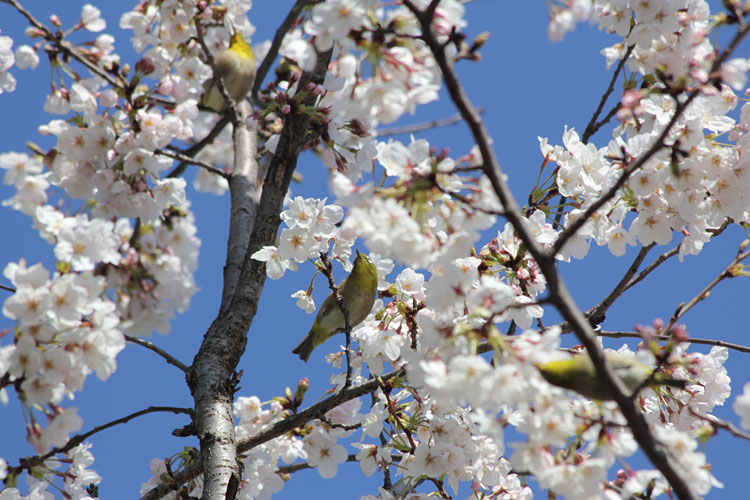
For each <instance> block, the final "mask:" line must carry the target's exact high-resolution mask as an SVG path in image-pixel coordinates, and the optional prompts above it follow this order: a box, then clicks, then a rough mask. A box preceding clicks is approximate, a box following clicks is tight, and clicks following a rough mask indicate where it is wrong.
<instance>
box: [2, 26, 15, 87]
mask: <svg viewBox="0 0 750 500" xmlns="http://www.w3.org/2000/svg"><path fill="white" fill-rule="evenodd" d="M15 62H16V57H15V56H14V55H13V39H12V38H11V37H9V36H0V94H2V93H3V92H13V91H14V90H16V79H15V78H14V77H13V75H11V74H10V73H9V72H8V71H9V70H10V68H12V67H13V64H14V63H15Z"/></svg>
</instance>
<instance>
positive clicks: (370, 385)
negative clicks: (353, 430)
mask: <svg viewBox="0 0 750 500" xmlns="http://www.w3.org/2000/svg"><path fill="white" fill-rule="evenodd" d="M403 374H404V372H403V371H402V370H394V371H392V372H389V373H386V374H385V375H383V376H381V377H378V378H375V379H372V380H369V381H367V382H365V383H364V384H362V385H358V386H355V387H350V388H348V389H344V390H342V391H339V392H337V393H336V394H334V395H333V396H331V397H330V398H328V399H324V400H323V401H320V402H319V403H316V404H314V405H313V406H310V407H309V408H306V409H305V410H303V411H301V412H299V413H296V414H294V415H292V416H290V417H287V418H285V419H284V420H280V421H279V422H276V423H275V424H273V425H272V426H271V427H269V428H267V429H265V430H263V431H261V432H259V433H258V434H256V435H255V436H252V437H250V438H248V439H246V440H244V441H241V442H240V443H239V444H238V445H237V454H238V455H239V454H242V453H246V452H248V451H250V450H252V449H253V448H255V447H256V446H260V445H261V444H263V443H266V442H268V441H270V440H272V439H275V438H277V437H279V436H282V435H284V434H286V433H287V432H290V431H292V430H293V429H296V428H298V427H302V426H304V425H306V424H307V423H308V422H310V421H312V420H315V419H320V417H321V416H325V414H326V413H328V412H329V411H331V410H332V409H334V408H336V407H337V406H339V405H341V404H343V403H346V402H347V401H350V400H352V399H356V398H358V397H360V396H364V395H365V394H368V393H371V392H374V391H375V390H377V389H378V388H379V387H380V386H381V384H382V383H383V382H387V381H388V380H391V379H392V378H395V377H400V376H403ZM202 471H203V463H202V461H199V462H197V463H195V464H193V465H190V466H189V467H186V468H185V469H184V470H182V471H180V472H177V473H176V474H175V475H174V480H175V481H176V482H177V484H183V483H185V482H187V481H189V480H191V479H193V478H195V477H198V476H199V475H200V474H201V472H202ZM170 491H172V486H167V485H164V484H160V485H159V486H156V487H155V488H153V489H151V490H150V491H148V492H147V493H146V494H145V495H143V496H142V497H141V500H157V499H159V498H161V497H163V496H164V495H166V494H167V493H169V492H170Z"/></svg>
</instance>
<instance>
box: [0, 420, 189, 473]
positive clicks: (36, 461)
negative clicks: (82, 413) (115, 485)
mask: <svg viewBox="0 0 750 500" xmlns="http://www.w3.org/2000/svg"><path fill="white" fill-rule="evenodd" d="M159 412H166V413H174V414H177V415H179V414H185V415H190V416H192V415H193V410H191V409H190V408H176V407H172V406H149V407H148V408H146V409H144V410H140V411H137V412H135V413H131V414H130V415H127V416H124V417H122V418H118V419H116V420H112V421H111V422H107V423H106V424H102V425H98V426H96V427H94V428H93V429H91V430H90V431H88V432H84V433H83V434H76V435H75V436H73V437H72V438H70V439H69V440H68V442H67V443H65V445H64V446H61V447H59V448H53V449H51V450H50V451H48V452H47V453H45V454H44V455H38V456H36V457H28V458H22V459H21V460H19V462H20V465H19V466H18V467H8V472H9V473H10V474H15V473H20V472H21V471H23V470H24V469H25V470H27V471H29V473H31V470H32V469H33V468H34V467H38V466H40V465H42V464H43V463H44V462H45V461H47V460H48V459H49V458H51V457H53V456H55V455H57V454H58V453H66V452H68V451H70V450H72V449H73V448H75V447H76V446H78V445H79V444H81V443H83V442H84V441H85V440H86V439H88V438H89V437H91V436H93V435H94V434H97V433H99V432H102V431H104V430H106V429H109V428H110V427H114V426H115V425H120V424H125V423H128V422H129V421H131V420H133V419H134V418H136V417H140V416H141V415H146V414H148V413H159Z"/></svg>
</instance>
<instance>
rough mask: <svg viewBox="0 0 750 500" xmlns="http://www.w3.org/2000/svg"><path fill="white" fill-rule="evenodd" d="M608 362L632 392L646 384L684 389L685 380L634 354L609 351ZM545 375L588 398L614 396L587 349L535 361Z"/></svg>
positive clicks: (546, 378) (558, 384)
mask: <svg viewBox="0 0 750 500" xmlns="http://www.w3.org/2000/svg"><path fill="white" fill-rule="evenodd" d="M605 357H606V359H607V362H608V363H609V365H610V366H611V367H612V370H613V371H614V372H615V374H616V375H617V376H618V377H619V378H620V380H622V382H623V384H624V385H625V387H626V388H627V389H628V391H630V393H631V394H633V393H635V392H636V391H637V390H639V389H641V388H642V387H643V386H644V384H645V385H646V386H648V387H652V388H654V387H659V386H662V385H668V386H670V387H678V388H680V389H684V388H685V385H686V381H685V380H677V379H673V378H670V377H668V376H667V375H665V374H663V373H661V372H656V373H654V369H653V368H651V367H650V366H648V365H647V364H645V363H641V362H640V361H638V360H636V359H635V358H634V357H633V356H627V355H624V354H619V353H614V352H606V353H605ZM536 367H537V369H539V373H541V374H542V377H544V378H545V380H547V382H549V383H550V384H552V385H556V386H558V387H562V388H563V389H570V390H572V391H576V392H577V393H579V394H581V395H583V396H586V397H587V398H589V399H598V400H601V401H612V400H614V394H613V392H612V389H611V388H610V387H609V386H608V385H607V384H606V383H605V382H604V380H603V379H602V378H601V377H599V375H598V374H597V373H596V368H595V367H594V362H593V361H591V358H590V357H589V355H588V353H587V352H583V353H580V354H576V355H575V356H572V357H570V358H568V359H562V360H556V361H548V362H546V363H541V364H538V365H536Z"/></svg>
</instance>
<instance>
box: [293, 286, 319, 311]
mask: <svg viewBox="0 0 750 500" xmlns="http://www.w3.org/2000/svg"><path fill="white" fill-rule="evenodd" d="M292 298H293V299H297V307H299V308H300V309H302V310H303V311H305V312H306V313H307V314H310V313H312V312H314V311H315V301H314V300H313V298H312V295H310V294H309V293H307V290H297V291H296V292H294V293H293V294H292Z"/></svg>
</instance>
